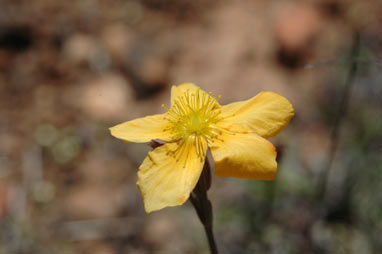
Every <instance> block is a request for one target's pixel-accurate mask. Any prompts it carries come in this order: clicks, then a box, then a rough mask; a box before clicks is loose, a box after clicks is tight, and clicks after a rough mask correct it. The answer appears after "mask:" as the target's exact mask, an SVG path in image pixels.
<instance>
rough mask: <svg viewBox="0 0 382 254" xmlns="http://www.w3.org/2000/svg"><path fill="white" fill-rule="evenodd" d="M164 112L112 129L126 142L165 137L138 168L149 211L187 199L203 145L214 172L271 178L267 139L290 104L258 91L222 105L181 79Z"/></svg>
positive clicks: (283, 121)
mask: <svg viewBox="0 0 382 254" xmlns="http://www.w3.org/2000/svg"><path fill="white" fill-rule="evenodd" d="M162 106H163V105H162ZM163 107H164V106H163ZM167 110H168V112H166V113H164V114H158V115H153V116H147V117H143V118H139V119H135V120H132V121H128V122H125V123H122V124H119V125H116V126H114V127H112V128H110V131H111V135H113V136H114V137H117V138H119V139H122V140H124V141H128V142H138V143H141V142H149V141H151V140H153V139H159V140H162V141H165V144H164V145H162V146H159V147H157V148H155V149H154V150H152V151H150V152H149V153H148V155H147V157H146V158H145V160H144V161H143V163H142V165H141V166H140V167H139V171H138V182H137V185H138V188H139V190H140V192H141V194H142V197H143V201H144V205H145V210H146V212H147V213H149V212H152V211H155V210H159V209H162V208H164V207H167V206H177V205H182V204H183V203H184V202H185V201H186V200H187V199H188V197H189V195H190V193H191V191H192V190H193V189H194V187H195V185H196V183H197V182H198V179H199V177H200V174H201V172H202V169H203V165H204V161H205V158H206V152H207V147H208V148H209V149H210V151H211V153H212V157H213V159H214V161H215V175H217V176H222V177H226V176H231V177H239V178H249V179H259V180H272V179H274V177H275V174H276V171H277V162H276V155H277V153H276V149H275V147H274V146H273V145H272V143H270V142H269V141H268V140H266V138H270V137H273V136H275V135H276V134H277V133H279V132H280V131H281V129H282V128H284V127H285V126H286V125H287V124H288V123H289V121H290V119H291V118H292V116H293V107H292V105H291V104H290V102H289V101H288V100H287V99H285V98H284V97H282V96H280V95H278V94H276V93H273V92H262V93H260V94H258V95H257V96H255V97H253V98H251V99H249V100H247V101H240V102H235V103H231V104H228V105H225V106H221V105H220V104H219V103H218V101H217V100H216V99H215V98H213V97H212V96H211V95H210V94H207V93H206V92H204V91H202V90H201V89H200V88H199V87H197V86H195V85H194V84H190V83H185V84H181V85H179V86H173V87H172V90H171V107H170V109H167Z"/></svg>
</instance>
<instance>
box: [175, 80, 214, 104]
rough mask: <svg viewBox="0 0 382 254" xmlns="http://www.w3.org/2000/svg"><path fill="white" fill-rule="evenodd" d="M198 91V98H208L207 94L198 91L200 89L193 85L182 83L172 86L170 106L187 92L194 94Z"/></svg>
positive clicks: (200, 90)
mask: <svg viewBox="0 0 382 254" xmlns="http://www.w3.org/2000/svg"><path fill="white" fill-rule="evenodd" d="M198 89H199V95H200V97H202V96H206V98H208V97H210V96H211V95H209V94H208V93H206V92H205V91H203V90H202V89H200V87H198V86H196V85H194V84H193V83H182V84H180V85H178V86H172V88H171V106H172V105H173V104H174V102H175V101H176V100H177V99H178V98H179V97H180V96H183V94H184V93H185V92H187V90H188V91H189V93H190V94H196V91H197V90H198Z"/></svg>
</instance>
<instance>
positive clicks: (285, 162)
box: [0, 0, 382, 254]
mask: <svg viewBox="0 0 382 254" xmlns="http://www.w3.org/2000/svg"><path fill="white" fill-rule="evenodd" d="M381 27H382V2H381V1H380V0H367V1H364V0H346V1H345V0H342V1H341V0H322V1H320V0H308V1H297V0H290V1H286V0H278V1H276V0H272V1H270V0H257V1H250V0H243V1H234V0H221V1H202V0H194V1H187V0H142V1H138V0H113V1H111V0H109V1H106V0H81V1H49V0H33V1H28V0H0V116H1V117H0V253H1V254H3V253H4V254H8V253H10V254H14V253H15V254H18V253H23V254H24V253H26V254H29V253H42V254H44V253H58V254H61V253H63V254H71V253H84V254H87V253H92V254H93V253H95V254H113V253H117V254H119V253H208V245H207V241H206V238H205V235H204V232H203V228H202V226H201V224H200V223H199V221H198V218H197V216H196V213H195V211H194V210H193V207H192V206H191V205H190V203H189V202H187V203H186V204H185V205H184V206H182V207H175V208H167V209H164V210H161V211H158V212H154V213H152V214H150V215H147V214H145V212H144V210H143V202H142V200H141V197H140V194H139V192H138V189H137V188H136V185H135V182H136V178H137V177H136V172H137V169H138V167H139V165H140V163H141V162H142V160H143V159H144V157H145V155H146V153H147V151H148V150H149V147H148V146H147V145H145V144H126V143H123V142H121V141H120V140H117V139H115V138H113V137H111V136H110V134H109V131H108V127H111V126H113V125H116V124H118V123H121V122H123V121H127V120H131V119H134V118H137V117H143V116H145V115H151V114H155V113H160V112H163V109H162V108H161V107H160V105H161V104H162V103H165V104H166V105H167V106H168V105H169V98H170V87H171V85H175V84H179V83H182V82H194V83H196V84H197V85H199V86H201V87H202V89H204V90H206V91H208V92H212V94H213V95H215V96H217V95H222V98H221V100H220V102H221V103H222V104H226V103H230V102H233V101H237V100H244V99H249V98H250V97H252V96H254V95H256V94H257V93H259V92H260V91H263V90H268V91H274V92H277V93H280V94H282V95H283V96H285V97H286V98H288V99H289V100H290V101H291V102H292V104H293V105H294V107H295V112H296V114H295V117H294V118H293V119H292V121H291V123H290V124H289V126H287V127H286V128H285V129H284V131H283V132H281V134H280V135H279V136H278V137H276V138H274V139H272V142H273V143H274V144H275V145H276V146H277V148H278V161H279V172H278V174H277V177H276V180H275V181H272V182H265V181H251V180H243V179H234V178H218V177H213V184H212V189H211V190H210V191H209V197H210V199H211V201H212V204H213V209H214V231H215V237H216V241H217V244H218V247H219V249H220V251H221V253H357V254H359V253H365V254H368V253H379V250H381V249H382V241H381V235H382V185H381V182H382V157H381V152H382V117H381V114H382V107H381V106H382V100H381V96H382V72H381V65H382V31H381Z"/></svg>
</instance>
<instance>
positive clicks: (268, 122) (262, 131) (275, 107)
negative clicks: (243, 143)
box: [218, 92, 294, 138]
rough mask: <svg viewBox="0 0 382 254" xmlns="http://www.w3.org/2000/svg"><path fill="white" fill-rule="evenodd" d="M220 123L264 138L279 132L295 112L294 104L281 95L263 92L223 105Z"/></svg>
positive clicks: (229, 128)
mask: <svg viewBox="0 0 382 254" xmlns="http://www.w3.org/2000/svg"><path fill="white" fill-rule="evenodd" d="M221 111H222V115H221V116H222V117H226V118H225V119H224V120H222V121H220V122H219V123H218V125H219V126H220V127H222V128H225V129H228V130H230V131H233V132H242V133H246V132H254V133H256V134H258V135H260V136H262V137H264V138H270V137H273V136H275V135H276V134H278V133H279V132H280V131H281V130H282V129H283V128H284V127H285V126H286V125H287V124H288V123H289V121H290V119H291V118H292V116H293V114H294V110H293V106H292V104H291V103H290V102H289V101H288V100H287V99H286V98H284V97H282V96H281V95H278V94H277V93H273V92H261V93H259V94H258V95H257V96H255V97H253V98H252V99H249V100H247V101H242V102H235V103H231V104H228V105H225V106H222V107H221Z"/></svg>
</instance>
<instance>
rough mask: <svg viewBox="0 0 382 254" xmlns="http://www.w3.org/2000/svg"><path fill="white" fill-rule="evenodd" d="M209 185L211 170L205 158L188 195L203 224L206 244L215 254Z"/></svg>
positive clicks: (216, 250)
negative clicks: (208, 195)
mask: <svg viewBox="0 0 382 254" xmlns="http://www.w3.org/2000/svg"><path fill="white" fill-rule="evenodd" d="M210 187H211V171H210V166H209V162H208V159H206V162H205V163H204V167H203V171H202V174H201V175H200V178H199V181H198V183H197V184H196V186H195V188H194V190H193V191H192V193H191V195H190V201H191V204H192V205H193V206H194V208H195V210H196V213H197V214H198V217H199V219H200V222H201V223H202V224H203V227H204V230H205V232H206V235H207V239H208V244H209V247H210V252H211V253H212V254H217V253H218V249H217V246H216V243H215V238H214V233H213V230H212V220H213V214H212V205H211V202H210V201H209V200H208V197H207V191H208V189H209V188H210Z"/></svg>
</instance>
